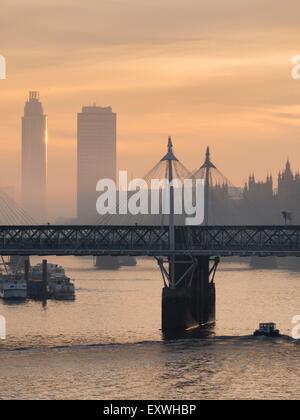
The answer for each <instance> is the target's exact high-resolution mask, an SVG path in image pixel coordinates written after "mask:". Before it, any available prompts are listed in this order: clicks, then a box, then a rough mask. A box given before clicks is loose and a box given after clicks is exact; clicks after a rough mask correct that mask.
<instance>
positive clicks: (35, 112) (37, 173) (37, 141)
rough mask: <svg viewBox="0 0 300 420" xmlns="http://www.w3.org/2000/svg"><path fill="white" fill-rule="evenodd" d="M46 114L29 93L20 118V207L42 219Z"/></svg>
mask: <svg viewBox="0 0 300 420" xmlns="http://www.w3.org/2000/svg"><path fill="white" fill-rule="evenodd" d="M46 188H47V116H46V115H45V114H44V111H43V106H42V104H41V102H40V100H39V93H38V92H30V93H29V99H28V100H27V102H26V104H25V108H24V116H23V117H22V207H23V208H24V209H25V210H26V212H27V213H28V214H29V215H30V216H31V217H32V218H33V219H35V220H36V221H37V222H46V219H47V217H46Z"/></svg>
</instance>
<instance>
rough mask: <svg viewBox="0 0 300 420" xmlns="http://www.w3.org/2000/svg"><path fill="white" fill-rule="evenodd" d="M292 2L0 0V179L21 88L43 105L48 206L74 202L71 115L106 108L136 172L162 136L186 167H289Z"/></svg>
mask: <svg viewBox="0 0 300 420" xmlns="http://www.w3.org/2000/svg"><path fill="white" fill-rule="evenodd" d="M299 24H300V3H299V0H284V1H283V0H264V1H261V0H252V1H251V2H249V1H248V0H210V1H209V2H207V1H203V0H151V1H149V0H86V1H78V0H59V1H57V0H2V2H1V11H0V55H3V56H5V58H6V61H7V79H6V80H1V81H0V176H1V180H0V186H7V185H14V186H15V187H16V189H18V187H19V183H20V153H21V122H20V119H21V115H22V113H23V107H24V103H25V100H26V99H27V96H28V91H29V90H38V91H40V97H41V100H42V102H43V106H44V110H45V113H46V114H47V115H48V140H49V143H48V148H49V149H48V169H49V173H48V202H49V209H50V215H51V217H53V218H55V217H57V216H68V217H69V216H72V215H74V214H75V192H76V190H75V187H76V114H77V112H79V111H80V110H81V107H82V106H83V105H89V104H93V103H94V102H95V103H97V104H98V105H100V106H108V105H109V106H112V108H113V110H114V111H115V112H116V113H117V114H118V167H119V169H128V171H129V172H130V173H131V175H132V176H142V175H144V174H145V173H147V172H148V170H149V169H150V168H151V167H153V166H154V165H155V163H156V162H157V161H158V160H159V159H160V158H161V156H162V155H163V154H164V153H165V148H166V143H167V137H168V135H172V137H173V140H174V144H175V150H176V154H177V156H178V157H179V158H180V160H181V161H182V162H183V163H184V164H185V166H187V167H188V168H190V169H191V170H193V169H196V168H198V167H199V166H200V165H201V164H202V161H203V159H204V153H205V148H206V146H207V145H210V147H211V151H212V158H213V160H214V162H215V164H216V165H217V166H218V168H219V169H220V170H221V172H223V173H224V174H225V175H226V176H227V177H228V178H229V179H230V180H231V182H232V183H233V184H235V185H237V186H239V185H240V186H242V185H243V184H244V182H245V181H246V180H247V178H248V176H249V174H250V173H252V172H255V173H256V174H257V177H258V178H261V179H262V178H264V177H265V176H266V175H267V174H268V173H272V174H273V175H274V176H275V177H276V176H277V173H278V171H279V169H282V168H283V167H284V165H285V161H286V160H287V158H289V159H290V160H291V163H292V167H293V168H294V169H295V170H296V169H300V80H293V79H292V77H291V70H292V64H291V60H292V57H293V56H295V55H300V31H299Z"/></svg>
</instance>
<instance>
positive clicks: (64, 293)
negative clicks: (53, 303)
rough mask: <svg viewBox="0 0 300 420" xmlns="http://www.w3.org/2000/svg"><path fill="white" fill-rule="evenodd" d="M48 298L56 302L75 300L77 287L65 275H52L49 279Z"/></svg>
mask: <svg viewBox="0 0 300 420" xmlns="http://www.w3.org/2000/svg"><path fill="white" fill-rule="evenodd" d="M48 297H49V299H54V300H75V286H74V283H72V281H71V279H70V278H69V277H67V276H66V275H65V274H60V273H56V274H52V275H51V276H50V277H49V279H48Z"/></svg>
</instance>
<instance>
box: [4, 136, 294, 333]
mask: <svg viewBox="0 0 300 420" xmlns="http://www.w3.org/2000/svg"><path fill="white" fill-rule="evenodd" d="M175 159H176V158H175V156H174V154H173V150H172V144H171V142H169V150H168V154H167V155H166V157H165V158H164V159H163V160H162V161H163V162H165V163H166V165H167V169H168V171H169V172H168V173H169V177H170V179H172V176H173V174H172V169H174V167H173V164H174V163H175V162H178V161H177V159H176V160H175ZM214 168H215V167H214V165H213V164H212V163H211V162H210V159H209V153H208V154H207V159H206V162H205V163H204V165H203V167H202V169H204V170H205V172H204V176H203V177H204V179H205V190H206V192H205V194H206V197H205V200H207V202H208V199H209V197H208V194H209V183H210V171H211V170H212V169H214ZM173 199H174V196H173V197H172V191H171V196H170V202H171V203H170V204H171V205H170V210H171V211H170V213H171V215H170V218H169V222H168V225H167V226H153V225H152V226H147V225H143V226H139V225H134V226H125V225H122V226H121V225H119V226H117V225H95V226H92V225H87V226H79V225H74V226H71V225H67V226H54V225H45V226H36V225H5V226H3V225H2V226H0V255H2V256H12V255H18V256H20V255H21V256H31V255H43V256H48V255H59V256H63V255H76V256H83V255H93V256H104V255H105V256H122V255H130V256H151V257H154V258H156V259H157V262H158V265H159V267H160V269H161V273H162V276H163V280H164V288H163V293H162V330H163V331H164V332H165V333H169V332H181V331H184V330H186V329H188V328H190V327H194V326H205V325H208V324H211V323H214V321H215V302H216V297H215V284H214V278H215V274H216V270H217V266H218V263H219V260H220V257H226V256H241V257H245V256H261V257H264V256H277V257H285V256H298V257H300V226H211V225H209V224H208V215H207V214H206V215H205V223H204V225H202V226H175V224H174V219H173V218H172V209H173V212H174V207H173V206H174V200H173ZM206 211H207V210H206Z"/></svg>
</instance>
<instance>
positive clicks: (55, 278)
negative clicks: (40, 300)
mask: <svg viewBox="0 0 300 420" xmlns="http://www.w3.org/2000/svg"><path fill="white" fill-rule="evenodd" d="M42 279H43V265H42V264H37V265H35V266H34V267H32V269H31V280H30V284H31V283H36V282H42ZM46 295H47V298H48V299H53V300H75V286H74V283H73V282H72V281H71V279H70V278H69V277H67V276H66V274H65V269H64V268H63V267H62V266H61V265H58V264H51V263H48V264H47V290H46Z"/></svg>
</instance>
